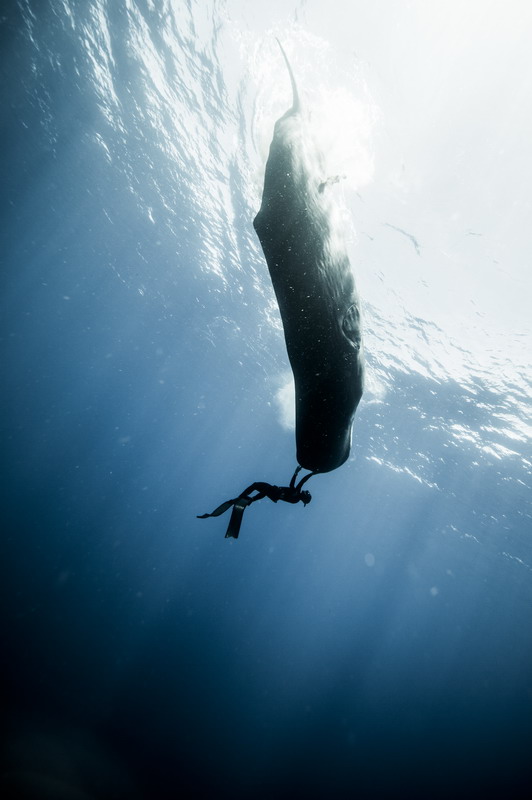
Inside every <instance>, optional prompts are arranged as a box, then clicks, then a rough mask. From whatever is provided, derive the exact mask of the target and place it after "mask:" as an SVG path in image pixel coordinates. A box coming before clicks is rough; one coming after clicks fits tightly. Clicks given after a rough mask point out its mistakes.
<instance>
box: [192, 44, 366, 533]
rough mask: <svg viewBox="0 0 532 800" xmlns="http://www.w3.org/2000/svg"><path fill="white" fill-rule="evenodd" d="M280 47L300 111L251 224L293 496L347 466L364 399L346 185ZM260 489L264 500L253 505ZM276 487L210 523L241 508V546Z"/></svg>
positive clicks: (275, 145) (291, 115) (281, 126)
mask: <svg viewBox="0 0 532 800" xmlns="http://www.w3.org/2000/svg"><path fill="white" fill-rule="evenodd" d="M279 47H280V48H281V52H282V54H283V57H284V60H285V62H286V66H287V68H288V73H289V76H290V81H291V84H292V95H293V99H292V107H291V108H290V109H289V110H288V111H287V112H286V113H285V114H284V115H283V116H282V117H281V118H280V119H279V120H277V122H276V123H275V130H274V135H273V140H272V143H271V146H270V153H269V156H268V161H267V164H266V172H265V176H264V190H263V194H262V204H261V207H260V210H259V212H258V214H257V216H256V217H255V219H254V221H253V225H254V227H255V230H256V232H257V236H258V237H259V240H260V243H261V245H262V249H263V252H264V256H265V258H266V263H267V265H268V270H269V273H270V277H271V281H272V284H273V288H274V291H275V295H276V297H277V302H278V304H279V310H280V312H281V319H282V323H283V330H284V336H285V341H286V349H287V352H288V358H289V360H290V365H291V367H292V371H293V373H294V382H295V394H296V448H297V461H298V464H299V465H300V467H298V469H297V470H296V473H295V474H294V478H293V479H292V482H291V484H290V487H292V489H293V490H294V492H295V491H296V488H295V486H292V484H293V482H294V479H295V475H296V474H297V473H298V472H299V469H300V468H301V467H303V468H304V469H308V470H310V475H307V476H306V477H305V478H304V479H303V482H304V481H306V480H308V478H309V477H311V475H313V474H316V473H318V472H330V471H331V470H333V469H336V468H337V467H340V466H341V465H342V464H343V463H344V462H345V461H346V460H347V458H348V456H349V452H350V449H351V431H352V425H353V418H354V415H355V411H356V408H357V406H358V403H359V401H360V398H361V397H362V391H363V381H364V359H363V347H362V333H361V321H360V300H359V297H358V294H357V292H356V288H355V281H354V277H353V273H352V270H351V265H350V263H349V258H348V256H347V252H346V249H345V245H344V243H343V241H342V239H341V237H340V236H339V234H338V232H337V230H336V227H335V225H334V223H333V217H334V204H333V199H332V198H331V190H330V189H329V187H330V186H332V185H334V184H335V183H336V182H337V180H338V177H337V176H335V177H332V178H326V177H325V176H324V175H323V174H322V172H321V169H322V164H323V158H322V156H321V155H320V152H319V150H318V149H317V147H316V144H315V143H314V141H313V139H312V137H311V135H310V131H309V128H308V120H307V119H306V117H305V115H304V113H303V111H302V108H301V101H300V98H299V94H298V91H297V86H296V82H295V79H294V75H293V72H292V69H291V67H290V64H289V62H288V59H287V57H286V53H285V52H284V50H283V48H282V45H281V43H280V42H279ZM301 485H302V482H301V481H300V483H299V484H298V486H299V487H301ZM253 487H254V488H255V489H258V491H259V494H258V495H257V496H256V497H254V498H252V499H249V497H248V495H249V494H250V492H251V491H252V489H253ZM259 487H263V488H259ZM265 487H269V488H268V490H266V488H265ZM290 487H283V491H284V490H286V489H290ZM277 488H278V487H271V486H270V484H260V483H259V484H257V483H256V484H252V485H251V487H248V489H246V491H245V492H243V493H242V495H240V496H239V497H238V498H236V499H235V500H228V501H227V503H224V504H222V506H219V508H218V509H216V511H215V512H213V514H210V515H203V516H202V518H203V517H205V516H217V515H218V514H222V513H223V511H225V510H227V509H228V508H229V507H230V506H233V515H235V512H236V511H237V510H238V515H239V520H238V524H236V523H235V525H233V526H232V525H231V523H230V524H229V528H228V531H227V534H226V535H227V536H233V537H235V538H236V537H237V536H238V531H239V528H240V521H241V517H242V514H243V511H244V509H245V508H246V506H247V505H249V504H250V503H251V502H254V501H255V500H259V499H260V498H261V497H266V496H267V497H271V499H275V498H274V497H273V496H272V495H274V494H275V492H274V491H273V490H274V489H277ZM303 494H304V493H303ZM291 497H293V498H296V497H297V499H290V498H291ZM277 499H280V500H288V502H298V501H299V500H302V499H303V498H302V497H299V496H297V495H296V494H293V495H290V493H288V494H287V495H286V496H281V495H279V496H278V497H277ZM275 502H277V500H275ZM303 502H304V500H303ZM220 509H222V510H220ZM232 519H233V517H232Z"/></svg>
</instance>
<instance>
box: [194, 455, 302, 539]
mask: <svg viewBox="0 0 532 800" xmlns="http://www.w3.org/2000/svg"><path fill="white" fill-rule="evenodd" d="M300 470H301V467H299V466H298V467H297V468H296V471H295V472H294V474H293V475H292V479H291V481H290V485H289V486H274V485H273V484H271V483H265V482H264V481H255V483H252V484H251V486H248V488H247V489H244V491H243V492H242V493H241V494H239V495H238V497H235V498H234V500H226V501H225V503H222V504H221V505H220V506H218V508H215V509H214V511H213V512H212V513H211V514H200V515H198V517H197V519H207V517H219V516H220V515H221V514H224V513H225V512H226V511H227V510H228V509H229V508H231V506H232V507H233V511H232V513H231V519H230V520H229V525H228V526H227V531H226V534H225V538H226V539H227V538H229V537H232V538H233V539H238V534H239V533H240V526H241V524H242V517H243V515H244V511H245V510H246V508H247V507H248V506H250V505H251V503H254V502H255V501H256V500H262V498H263V497H268V498H269V499H270V500H272V501H273V502H274V503H277V502H278V501H279V500H283V501H284V502H285V503H294V504H295V503H303V505H304V506H306V505H307V504H308V503H310V501H311V500H312V495H311V494H310V492H308V491H307V490H306V489H303V490H302V487H303V485H304V484H305V483H306V482H307V481H308V479H309V478H311V477H312V476H313V475H315V474H316V473H314V472H309V474H308V475H305V477H304V478H301V480H300V481H299V483H297V484H296V478H297V476H298V474H299V472H300ZM253 492H256V493H257V494H256V495H255V496H254V497H251V496H250V495H252V494H253Z"/></svg>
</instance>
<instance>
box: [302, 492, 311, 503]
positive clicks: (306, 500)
mask: <svg viewBox="0 0 532 800" xmlns="http://www.w3.org/2000/svg"><path fill="white" fill-rule="evenodd" d="M301 500H302V501H303V505H304V506H306V505H308V504H309V503H310V501H311V500H312V495H311V493H310V492H307V490H306V489H303V491H302V492H301Z"/></svg>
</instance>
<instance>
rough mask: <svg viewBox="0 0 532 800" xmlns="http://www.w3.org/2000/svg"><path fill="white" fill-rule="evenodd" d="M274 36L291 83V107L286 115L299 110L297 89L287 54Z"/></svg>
mask: <svg viewBox="0 0 532 800" xmlns="http://www.w3.org/2000/svg"><path fill="white" fill-rule="evenodd" d="M275 38H276V40H277V44H278V45H279V47H280V48H281V53H282V54H283V58H284V60H285V64H286V67H287V69H288V74H289V76H290V83H291V84H292V108H291V109H290V110H289V111H288V112H287V114H285V116H288V115H289V114H297V113H298V112H299V111H300V110H301V103H300V100H299V92H298V91H297V84H296V79H295V78H294V73H293V72H292V67H291V66H290V62H289V60H288V56H287V55H286V53H285V51H284V47H283V46H282V44H281V42H280V41H279V39H277V37H275Z"/></svg>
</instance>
